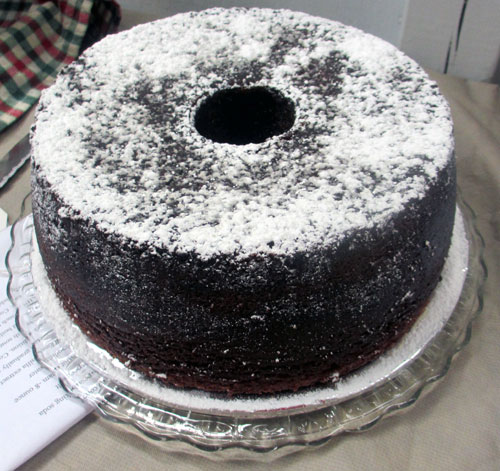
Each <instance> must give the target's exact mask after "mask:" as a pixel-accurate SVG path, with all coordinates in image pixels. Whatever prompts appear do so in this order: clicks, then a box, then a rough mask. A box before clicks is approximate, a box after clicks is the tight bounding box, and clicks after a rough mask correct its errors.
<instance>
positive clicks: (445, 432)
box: [0, 73, 500, 471]
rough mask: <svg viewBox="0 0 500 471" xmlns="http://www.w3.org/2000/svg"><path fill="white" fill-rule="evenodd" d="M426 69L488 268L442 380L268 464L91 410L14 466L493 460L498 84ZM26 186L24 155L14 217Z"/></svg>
mask: <svg viewBox="0 0 500 471" xmlns="http://www.w3.org/2000/svg"><path fill="white" fill-rule="evenodd" d="M431 76H432V77H433V78H434V79H435V80H437V82H438V84H439V86H440V88H441V90H442V92H443V94H444V95H445V96H446V98H447V99H448V101H449V102H450V105H451V108H452V113H453V118H454V122H455V136H456V151H457V161H458V179H459V186H460V188H461V190H462V193H463V196H464V199H465V200H466V201H467V202H468V203H469V204H470V205H471V206H472V208H473V210H474V211H475V213H476V214H477V226H478V228H479V230H480V232H481V234H482V236H483V238H484V240H485V243H486V247H485V260H486V264H487V268H488V279H487V281H486V286H485V290H484V309H483V313H482V314H481V316H480V317H479V318H478V319H477V320H476V321H475V322H474V325H473V335H472V339H471V341H470V344H469V345H468V346H467V347H466V348H465V350H464V351H463V352H461V354H460V355H459V356H458V357H457V358H456V360H455V361H454V362H453V364H452V367H451V369H450V371H449V372H448V374H447V375H446V377H445V378H444V380H443V381H441V382H440V383H439V384H438V385H437V386H436V387H435V388H434V389H433V390H432V391H431V392H430V393H429V394H427V395H426V396H425V397H423V398H420V399H419V400H418V401H417V402H416V404H415V405H414V406H413V407H412V408H410V409H408V410H407V411H405V413H404V414H400V415H397V416H393V417H390V418H388V419H387V420H384V421H382V422H381V423H380V424H378V425H377V426H375V427H374V428H372V429H370V430H368V431H366V432H363V433H359V434H344V435H342V436H340V437H337V438H334V439H333V440H331V441H330V442H329V443H327V444H326V445H325V446H323V447H321V448H316V449H314V450H313V451H310V452H300V453H297V454H294V455H291V456H288V457H284V458H281V459H279V460H276V461H273V462H272V463H270V464H262V463H252V462H238V463H234V462H231V463H229V462H214V461H211V460H209V459H207V458H200V457H198V456H191V455H187V454H172V453H166V452H165V451H163V450H162V449H160V448H158V447H157V446H155V445H154V444H151V443H148V442H146V441H145V440H143V439H141V438H138V437H135V436H133V435H130V434H127V433H125V432H123V430H122V429H121V428H118V427H114V426H112V425H110V424H109V423H108V422H107V421H106V420H104V419H102V418H100V417H98V416H97V415H90V416H89V417H87V418H86V419H84V420H83V421H81V422H80V423H79V424H77V425H76V426H74V427H73V428H72V429H71V430H70V431H68V432H67V433H66V434H64V435H63V436H62V437H60V438H59V439H58V440H56V441H55V442H54V443H52V444H51V445H50V446H48V447H47V448H46V449H44V450H43V451H42V452H40V453H39V454H38V455H36V456H35V457H33V458H32V459H31V460H30V461H28V462H27V463H26V464H25V465H23V466H22V467H21V468H20V469H22V470H24V471H27V470H35V469H36V470H50V471H58V470H73V469H74V470H77V469H78V470H79V469H85V470H88V471H90V470H101V469H113V470H114V469H117V470H123V471H127V470H138V469H144V470H159V469H175V470H181V471H187V470H198V469H206V470H214V471H215V470H217V471H224V470H226V469H227V470H229V469H235V468H239V469H248V470H250V469H251V470H254V469H255V470H258V469H273V470H282V469H287V470H307V471H313V470H325V469H338V470H360V469H374V470H388V471H390V470H409V471H413V470H424V469H425V470H477V471H480V470H500V395H499V391H500V374H499V372H498V370H499V366H500V316H499V312H500V308H499V306H500V270H499V267H500V250H499V248H500V247H499V246H500V244H499V242H500V207H499V200H500V91H499V87H498V86H496V85H491V84H484V83H476V82H470V81H466V80H462V79H457V78H454V77H449V76H443V75H439V74H436V73H431ZM31 120H32V116H31V115H29V116H28V117H27V118H26V119H25V120H24V123H21V124H20V125H19V126H16V128H14V129H11V130H10V131H9V132H8V134H4V135H2V136H0V153H2V152H3V151H4V150H8V149H9V148H10V147H12V145H13V143H15V141H16V139H18V138H19V136H20V135H22V133H23V132H25V130H26V129H28V127H29V124H30V123H31ZM28 192H29V165H25V166H24V168H23V169H22V170H21V171H20V172H19V173H18V175H16V177H15V178H14V179H13V181H12V182H10V183H9V184H8V185H7V186H6V187H5V188H4V189H3V190H1V191H0V207H2V208H3V209H5V210H6V211H7V212H8V213H9V218H10V221H11V222H12V221H13V220H15V219H16V218H17V217H19V215H21V214H26V213H29V212H30V203H29V198H27V199H26V201H25V204H23V201H24V200H25V197H26V195H27V194H28ZM0 462H1V458H0ZM0 468H1V463H0Z"/></svg>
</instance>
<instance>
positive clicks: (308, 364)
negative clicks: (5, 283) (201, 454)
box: [32, 9, 456, 394]
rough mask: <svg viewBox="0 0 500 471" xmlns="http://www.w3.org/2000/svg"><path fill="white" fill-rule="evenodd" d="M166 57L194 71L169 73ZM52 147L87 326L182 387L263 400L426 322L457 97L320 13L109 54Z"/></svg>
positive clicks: (67, 97)
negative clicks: (452, 101) (130, 58)
mask: <svg viewBox="0 0 500 471" xmlns="http://www.w3.org/2000/svg"><path fill="white" fill-rule="evenodd" d="M277 19H279V20H280V21H278V20H277ZM215 20H217V21H215ZM276 24H279V25H281V26H280V28H277V27H276V26H275V25H276ZM256 25H258V28H257V26H256ZM256 28H257V29H256ZM192 30H193V31H194V32H192V33H190V34H191V36H190V37H189V41H187V40H186V41H187V42H182V43H179V42H178V41H177V42H176V39H175V38H174V33H175V34H176V35H178V34H179V32H180V31H184V32H186V31H192ZM203 35H208V36H207V37H211V38H212V39H213V43H212V47H211V49H210V50H208V49H207V50H206V51H208V52H207V54H208V55H209V56H210V57H208V58H207V57H205V56H204V57H198V56H197V54H198V52H197V51H198V49H197V48H201V47H202V46H201V43H202V41H203V40H204V39H206V38H205V36H203ZM176 37H177V36H176ZM140 38H142V39H140ZM221 38H222V39H221ZM227 38H230V40H228V39H227ZM158 41H159V43H158ZM252 41H255V43H253V42H252ZM356 41H357V42H358V43H359V44H360V46H359V47H358V46H357V45H356V44H357V43H356ZM131 43H134V44H135V45H134V47H135V48H136V50H137V51H138V55H139V59H138V60H137V61H136V63H133V64H128V63H127V62H126V57H122V55H125V56H126V53H125V52H120V54H118V52H117V51H122V48H123V46H124V45H129V46H130V45H131ZM368 43H370V44H372V45H373V49H372V51H371V52H370V53H365V51H364V48H366V46H367V44H368ZM155 44H156V45H157V46H154V45H155ZM158 44H159V45H158ZM162 44H171V45H172V47H173V46H174V45H175V46H177V47H178V48H179V49H178V50H177V52H176V53H175V54H173V55H172V54H170V52H169V54H170V55H169V56H168V58H167V59H168V60H170V61H173V63H174V64H176V62H175V61H179V64H181V65H182V66H181V65H179V66H178V68H175V67H174V66H170V65H169V66H163V65H161V64H162V63H161V60H162V54H164V52H162V51H163V50H160V49H161V48H160V46H161V45H162ZM117 47H119V48H120V49H117ZM162 47H164V46H162ZM149 48H153V49H154V51H153V52H155V53H157V54H158V56H155V57H153V56H152V55H151V54H150V49H149ZM159 48H160V49H159ZM123 49H126V48H123ZM202 49H203V48H202ZM203 51H204V52H206V51H205V49H203ZM211 51H215V52H211ZM115 52H117V54H118V55H117V56H116V57H115V56H114V55H113V56H111V55H112V54H114V53H115ZM141 54H142V56H141ZM165 54H166V53H165ZM366 54H368V55H366ZM370 54H371V55H374V56H377V58H378V61H377V64H376V67H375V65H374V64H372V63H371V62H370V59H369V56H370ZM192 56H196V57H194V58H193V57H192ZM111 57H112V59H111ZM363 58H364V59H365V62H366V63H364V62H362V59H363ZM164 59H165V58H164ZM106 60H109V61H110V62H109V63H107V62H106ZM165 60H166V59H165ZM190 61H191V62H190ZM150 63H151V64H153V65H154V64H159V65H158V67H157V68H154V67H153V68H150V69H148V67H150ZM106 64H107V65H106ZM106 69H109V70H111V71H109V70H108V71H107V70H106ZM122 69H123V70H122ZM157 69H159V70H157ZM192 71H194V72H195V74H194V75H190V74H191V72H192ZM108 72H109V73H108ZM127 73H128V74H129V75H134V74H137V76H136V77H132V79H127V77H128V75H127ZM387 91H391V94H387V95H386V96H385V95H384V93H386V92H387ZM351 102H352V103H353V105H352V106H351V107H350V108H349V109H344V108H342V107H343V106H348V105H346V104H347V103H351ZM325 103H326V105H327V106H326V107H325V106H324V105H325ZM240 109H244V110H246V112H245V113H244V114H245V117H244V119H242V120H241V121H238V120H239V117H238V116H239V115H240V114H241V113H238V110H240ZM62 111H64V112H65V113H66V116H65V117H64V119H62V120H61V118H60V115H59V113H60V112H62ZM186 113H187V114H186ZM186 116H188V117H189V119H187V118H186ZM259 116H260V117H261V119H258V117H259ZM356 116H358V118H357V119H356V120H355V119H354V118H355V117H356ZM72 117H73V118H74V119H73V120H72V119H71V118H72ZM103 118H106V119H103ZM79 120H80V121H79ZM236 121H237V122H236ZM138 123H139V124H140V123H142V124H141V126H140V127H139V125H138ZM134 126H135V127H134ZM117 128H118V129H121V130H120V132H119V133H118V131H116V129H117ZM349 133H350V134H349ZM349 136H350V137H351V138H352V139H349ZM55 142H57V148H61V149H64V151H59V150H57V149H56V145H55ZM32 144H33V148H34V152H33V159H32V189H33V215H34V221H35V230H36V236H37V240H38V244H39V247H40V252H41V255H42V258H43V261H44V264H45V267H46V269H47V274H48V277H49V279H50V280H51V283H52V285H53V287H54V289H55V291H56V293H57V294H58V296H59V297H60V299H61V301H62V302H63V305H64V307H65V309H66V311H67V312H69V313H70V315H71V316H72V317H73V319H74V321H75V323H77V324H78V325H79V326H80V327H81V328H82V331H83V332H85V333H86V334H87V335H89V337H90V338H91V339H92V340H93V341H94V342H95V343H97V344H98V345H100V346H102V347H103V348H105V349H106V350H107V351H109V352H110V353H112V354H113V355H114V356H116V357H117V358H119V359H120V360H122V361H123V362H124V363H126V364H127V365H129V366H130V367H131V368H132V369H135V370H138V371H141V372H143V373H145V374H146V375H149V376H151V377H153V378H156V379H158V380H161V381H164V382H166V383H168V384H173V385H175V386H180V387H193V388H197V389H203V390H208V391H220V392H226V393H229V394H254V393H256V394H261V393H268V392H277V391H284V390H297V389H298V388H301V387H305V386H310V385H313V384H317V383H320V382H326V381H331V380H333V379H336V378H338V376H339V375H344V374H347V373H348V372H350V371H352V370H353V369H356V368H359V367H360V366H362V365H363V364H365V363H366V362H368V361H370V360H372V359H373V358H375V357H376V356H378V355H379V354H380V353H382V352H383V351H384V350H385V349H387V348H389V347H390V346H391V345H392V344H393V343H394V342H395V341H397V340H398V339H399V338H400V336H401V335H403V333H404V332H406V330H407V329H408V328H409V327H410V326H411V324H412V323H413V322H414V320H415V319H416V318H417V316H418V314H419V312H420V311H421V310H422V309H423V307H424V305H425V303H426V302H427V300H428V298H429V296H430V294H431V292H432V290H433V289H434V287H435V286H436V284H437V282H438V280H439V276H440V272H441V269H442V266H443V264H444V260H445V257H446V255H447V251H448V247H449V244H450V239H451V233H452V228H453V222H454V215H455V187H456V182H455V163H454V157H453V141H452V138H451V121H450V117H449V112H448V108H447V106H446V104H445V103H444V101H443V100H442V98H441V97H440V95H439V93H438V91H437V89H436V86H435V84H433V83H432V82H430V81H429V80H428V78H427V77H426V76H425V74H424V73H423V72H422V71H421V69H419V68H418V66H416V64H414V63H413V62H411V61H410V60H409V59H407V58H405V57H404V56H403V55H402V54H401V53H399V52H398V51H396V50H395V49H394V48H392V47H391V46H389V45H387V44H386V43H383V42H382V41H380V40H377V39H375V38H372V37H370V36H368V35H365V34H364V33H361V32H359V31H357V30H354V29H351V28H347V27H345V26H342V25H339V24H338V23H334V22H330V21H327V20H321V19H317V18H312V17H309V16H307V15H303V14H298V13H292V12H281V11H274V12H272V11H270V10H244V9H231V10H218V9H215V10H209V11H207V12H202V13H199V14H188V15H179V16H177V17H173V18H171V19H167V20H164V22H159V23H155V24H152V25H148V26H145V27H142V28H141V29H140V30H137V31H135V32H134V30H133V31H132V32H131V33H127V34H125V35H118V37H115V38H112V39H110V40H108V41H105V42H103V43H102V44H100V45H98V46H97V47H95V48H92V49H90V51H89V52H88V53H87V54H86V55H84V56H83V57H82V58H81V59H80V60H79V61H78V62H77V63H75V64H74V65H72V66H70V67H69V68H68V69H67V70H66V72H65V73H64V74H63V75H61V77H60V78H59V79H58V81H57V83H56V85H55V86H54V87H53V88H52V89H51V90H50V91H48V92H47V93H45V94H44V97H43V98H42V101H41V105H40V108H39V111H38V114H37V123H36V126H35V129H34V132H33V139H32ZM336 146H341V147H340V150H338V149H337V147H336Z"/></svg>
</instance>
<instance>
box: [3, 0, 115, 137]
mask: <svg viewBox="0 0 500 471" xmlns="http://www.w3.org/2000/svg"><path fill="white" fill-rule="evenodd" d="M99 9H100V10H99ZM91 15H92V16H91ZM98 15H101V16H98ZM106 15H107V16H106ZM92 18H93V19H94V22H96V24H99V26H98V31H99V33H98V34H96V33H92V37H88V39H85V41H84V38H85V37H86V33H87V32H88V31H94V30H95V25H92V28H90V27H89V22H90V21H91V20H92ZM97 19H99V21H100V23H99V22H98V21H97ZM118 23H119V7H118V5H117V4H116V3H115V2H113V1H109V0H66V1H64V0H52V1H46V0H14V1H1V0H0V132H1V131H2V130H4V129H5V128H7V127H8V126H10V125H11V124H12V123H14V122H15V121H16V120H17V119H18V118H20V117H21V116H22V115H23V114H24V113H25V112H26V111H28V110H29V108H30V107H31V106H32V105H33V104H34V103H35V102H36V101H37V100H38V98H39V97H40V92H41V90H43V89H44V88H46V87H47V86H49V85H50V84H51V83H52V81H53V80H54V78H55V76H56V75H57V72H58V71H59V70H60V69H61V68H62V67H63V66H64V65H65V64H69V63H70V62H72V61H73V60H74V59H75V58H76V57H77V56H78V54H79V52H80V51H81V50H83V48H84V47H86V46H88V45H90V44H92V42H95V40H97V39H100V38H101V37H102V36H104V35H105V34H107V33H108V32H110V31H114V30H115V29H116V27H117V26H118Z"/></svg>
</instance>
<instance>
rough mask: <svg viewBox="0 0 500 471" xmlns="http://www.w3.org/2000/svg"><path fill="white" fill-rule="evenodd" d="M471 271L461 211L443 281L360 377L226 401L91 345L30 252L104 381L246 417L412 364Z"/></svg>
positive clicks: (63, 328) (45, 301)
mask: <svg viewBox="0 0 500 471" xmlns="http://www.w3.org/2000/svg"><path fill="white" fill-rule="evenodd" d="M467 266H468V242H467V238H466V234H465V228H464V224H463V220H462V215H461V213H460V211H458V210H457V213H456V218H455V226H454V232H453V237H452V243H451V247H450V251H449V255H448V258H447V260H446V263H445V266H444V268H443V272H442V279H441V281H440V283H439V284H438V286H437V288H436V289H435V291H434V293H433V295H432V296H431V298H430V301H429V303H428V305H427V307H426V309H425V311H424V312H423V314H422V315H421V316H420V317H419V319H418V320H417V322H416V323H415V324H414V326H413V327H412V329H411V330H410V332H408V334H406V335H405V336H404V337H403V338H402V340H401V341H400V342H399V343H398V344H397V345H396V346H394V347H393V348H392V349H390V350H388V351H387V352H385V353H384V354H383V355H381V356H380V357H379V358H378V359H376V360H375V361H373V362H372V363H370V364H368V365H367V366H365V367H363V368H362V369H361V370H359V371H358V372H355V373H351V374H349V375H348V376H346V377H344V378H342V379H341V380H340V381H338V382H335V381H337V380H338V375H337V374H336V373H335V372H332V384H326V385H324V386H321V387H317V388H309V389H306V390H304V391H301V392H298V393H293V394H284V393H281V394H275V395H272V396H270V395H267V396H262V397H247V398H244V397H238V398H231V399H228V398H226V397H223V396H221V395H217V394H210V393H206V392H203V391H192V390H179V389H175V388H171V387H167V386H165V385H163V384H159V383H156V382H154V381H151V380H148V379H145V378H144V377H142V376H141V375H140V374H139V373H137V372H134V371H132V370H129V369H128V368H127V367H126V365H124V364H122V363H120V362H119V361H118V360H116V359H114V358H112V357H111V356H110V355H109V354H108V353H107V352H105V351H104V350H102V349H100V348H98V347H96V346H95V345H93V344H92V343H90V342H89V341H88V339H87V338H86V337H85V335H83V334H82V332H81V331H80V329H79V328H78V327H77V326H76V325H75V324H74V323H73V322H72V321H71V320H70V318H69V316H68V315H67V314H66V312H65V311H64V309H63V308H62V306H61V303H60V301H59V299H58V298H57V295H56V294H55V292H54V291H53V290H52V288H51V286H50V282H49V281H48V279H47V277H46V272H45V267H44V265H43V262H42V260H41V257H40V254H39V252H38V250H37V248H36V240H35V250H34V252H33V253H32V275H33V280H34V284H35V286H36V287H37V290H38V294H39V298H40V303H41V306H42V309H43V313H44V317H45V319H46V320H47V321H48V322H49V323H50V324H51V325H52V327H53V328H54V330H55V333H56V335H57V337H58V338H59V339H62V340H63V341H64V343H66V344H68V345H70V346H71V348H72V350H73V352H75V354H76V355H77V356H78V357H79V358H82V359H84V360H85V361H86V362H87V363H88V364H90V365H92V367H93V368H96V369H97V370H98V371H101V372H103V374H104V375H105V376H106V377H109V378H112V379H113V380H115V381H118V382H120V383H121V384H124V385H125V386H127V387H129V388H130V389H131V390H133V391H136V392H139V393H140V394H142V395H144V396H145V397H149V398H154V399H157V400H159V401H161V402H162V403H163V404H167V405H171V406H173V407H177V408H180V409H185V410H192V411H199V412H208V413H222V414H231V415H243V416H244V415H245V414H252V415H254V416H255V414H258V413H263V414H266V413H269V412H271V411H282V410H283V409H297V410H300V409H304V408H308V407H314V406H320V405H328V404H334V403H339V402H341V401H343V400H345V399H347V398H350V397H353V396H354V395H357V394H360V393H361V392H362V391H364V390H366V389H368V388H370V387H372V386H373V385H375V384H378V383H380V382H381V381H383V380H384V379H385V378H387V377H389V376H391V375H392V374H393V373H394V372H395V371H396V370H397V369H399V368H400V367H401V366H402V365H404V364H405V363H407V362H409V361H410V360H411V359H413V358H414V357H415V356H416V355H417V354H418V353H419V352H420V351H421V350H422V349H423V348H424V346H425V345H427V344H428V342H430V341H431V339H432V338H434V337H435V335H436V334H437V333H438V332H439V331H440V330H441V329H442V328H443V326H444V325H445V324H446V322H447V321H448V319H449V317H450V315H451V314H452V312H453V310H454V309H455V306H456V304H457V302H458V299H459V297H460V293H461V291H462V287H463V284H464V280H465V276H466V273H467ZM157 376H158V377H159V378H162V377H163V378H164V376H165V375H163V374H161V373H160V374H158V375H157Z"/></svg>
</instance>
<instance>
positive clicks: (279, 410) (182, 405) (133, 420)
mask: <svg viewBox="0 0 500 471" xmlns="http://www.w3.org/2000/svg"><path fill="white" fill-rule="evenodd" d="M459 208H460V212H461V214H462V216H463V221H464V225H465V232H466V238H467V240H468V246H469V252H468V260H466V262H465V264H466V266H465V267H463V271H464V276H465V282H464V283H463V286H461V292H460V293H459V300H458V303H457V304H456V306H455V307H454V308H452V309H451V310H450V312H449V313H448V314H447V315H446V319H445V321H444V322H443V326H442V327H440V328H439V331H437V332H436V333H435V334H432V338H430V339H425V340H424V341H423V342H422V344H419V343H418V340H417V343H415V342H413V344H412V345H413V346H412V347H411V349H412V351H411V352H410V353H409V355H408V357H407V358H404V359H403V360H402V359H401V358H397V356H396V357H395V358H394V359H393V364H390V365H388V368H386V367H385V364H383V365H382V367H380V366H379V367H378V369H377V368H374V369H372V371H371V372H370V371H368V373H367V374H366V375H365V378H363V376H362V375H361V380H360V377H359V376H358V377H356V378H353V379H352V381H350V379H349V378H348V379H347V381H346V384H347V386H348V387H347V389H346V388H345V385H346V384H344V385H342V384H341V386H340V387H337V386H328V388H329V389H324V390H321V388H320V389H319V390H318V389H315V390H313V391H306V392H305V393H301V395H295V396H294V394H289V395H286V396H283V397H281V396H277V397H276V396H275V397H273V398H265V397H263V398H256V399H255V401H256V402H255V404H257V405H253V404H254V403H252V405H251V406H248V404H249V403H248V402H247V401H246V400H244V399H241V398H230V399H228V398H222V397H218V396H217V395H209V394H208V393H206V394H205V393H202V394H201V400H200V397H199V396H200V393H199V392H189V391H188V392H185V393H183V394H184V395H183V396H180V399H179V398H178V397H177V396H176V395H175V394H174V395H172V394H171V391H168V388H167V390H166V391H165V392H164V391H163V390H162V389H161V386H157V385H154V388H149V387H146V388H145V387H143V386H142V385H144V384H145V383H144V381H145V380H144V379H143V378H135V377H133V376H132V377H131V379H130V380H129V381H125V380H122V377H120V376H117V375H115V374H112V372H113V368H114V369H116V368H115V366H116V365H114V364H113V363H114V362H113V361H112V360H110V362H109V363H110V365H109V366H110V368H107V367H103V365H102V364H101V363H100V362H99V361H98V362H94V361H93V360H92V358H91V356H90V357H87V356H86V355H85V356H82V350H81V348H77V347H76V346H75V345H76V343H75V342H73V341H72V339H71V336H69V337H68V336H66V335H65V334H64V333H62V332H63V331H59V337H60V338H58V334H57V332H56V330H57V329H56V330H55V328H54V327H53V324H52V323H51V322H50V321H49V320H48V318H49V319H50V318H51V316H50V315H49V313H47V312H45V311H46V309H45V308H44V306H43V305H42V303H40V299H39V289H40V287H39V286H35V282H34V280H33V276H32V253H33V246H34V244H33V240H32V239H33V237H32V235H33V223H32V217H31V216H28V217H26V218H24V219H22V220H20V221H18V222H17V223H16V224H15V225H14V226H13V227H12V231H11V235H12V246H11V248H10V250H9V252H8V254H7V267H8V270H9V274H10V276H9V284H8V295H9V298H10V300H11V301H12V303H13V304H14V306H15V308H16V309H17V314H16V323H17V326H18V328H19V330H20V331H21V332H22V333H23V334H24V335H25V336H26V337H27V338H28V339H29V340H30V342H31V343H32V344H33V351H34V354H35V356H36V358H37V359H38V361H39V362H40V363H41V364H42V365H44V366H45V367H47V368H48V369H49V370H51V371H53V372H55V373H56V375H57V376H58V377H59V380H60V382H61V384H62V385H63V387H64V388H65V389H66V390H68V391H69V392H71V393H72V394H74V395H76V396H77V397H80V398H81V399H83V400H84V401H86V402H88V403H91V404H93V405H94V406H95V407H96V410H97V412H98V413H99V414H100V415H101V416H102V417H104V418H106V419H108V420H109V421H111V422H114V423H115V425H116V426H122V427H123V428H124V430H126V431H128V432H130V433H135V434H138V435H140V436H141V437H143V438H145V439H146V440H150V441H154V442H155V443H156V444H158V446H160V447H163V448H165V449H166V450H168V451H181V452H189V453H196V454H202V455H203V456H205V457H208V458H213V459H253V460H262V461H264V460H265V461H268V460H269V459H274V458H278V457H281V456H283V455H286V454H289V453H292V452H295V451H298V450H303V449H306V448H307V447H316V446H319V445H322V444H324V443H327V442H329V441H331V440H332V438H333V437H335V436H337V435H339V434H341V433H344V432H360V431H363V430H366V429H369V428H371V427H372V426H373V425H375V424H376V423H377V422H378V421H379V420H381V419H382V418H384V417H388V416H389V415H392V414H394V413H396V412H398V411H403V410H405V409H406V408H408V407H409V406H411V405H412V404H414V403H415V401H416V400H417V399H418V398H419V397H420V396H421V394H422V393H423V392H427V391H429V390H430V386H431V385H433V384H435V383H436V381H437V380H439V379H440V378H442V377H443V376H444V375H445V374H446V372H447V371H448V369H449V367H450V364H451V361H452V359H453V357H454V356H455V355H456V354H457V353H458V352H459V351H460V350H461V349H462V348H463V347H464V346H465V345H466V344H467V343H468V341H469V338H470V335H471V324H472V321H473V320H474V318H475V317H476V316H477V315H478V314H479V313H480V312H481V309H482V289H483V285H484V280H485V279H486V269H485V265H484V262H483V259H482V252H483V246H484V244H483V241H482V238H481V235H480V234H479V232H478V230H477V228H476V225H475V215H474V213H473V212H472V210H471V208H470V207H469V206H468V205H467V204H466V203H465V202H463V201H460V202H459ZM460 269H462V268H460ZM37 288H38V289H37ZM44 309H45V310H44ZM72 342H73V344H74V345H72ZM87 343H88V345H86V347H87V348H88V350H86V351H94V350H95V351H98V350H99V349H98V348H97V347H95V346H93V345H92V344H91V343H90V342H88V341H87ZM89 358H90V360H89ZM394 362H395V363H394ZM386 363H390V361H389V362H387V361H386ZM119 367H121V368H123V365H120V366H119ZM384 368H385V369H384ZM138 379H139V380H138ZM349 381H350V382H349ZM146 382H147V381H146ZM342 387H343V388H344V389H342ZM336 388H337V389H336ZM339 391H340V392H339ZM204 394H205V396H207V397H203V395H204ZM208 396H210V397H208Z"/></svg>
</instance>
